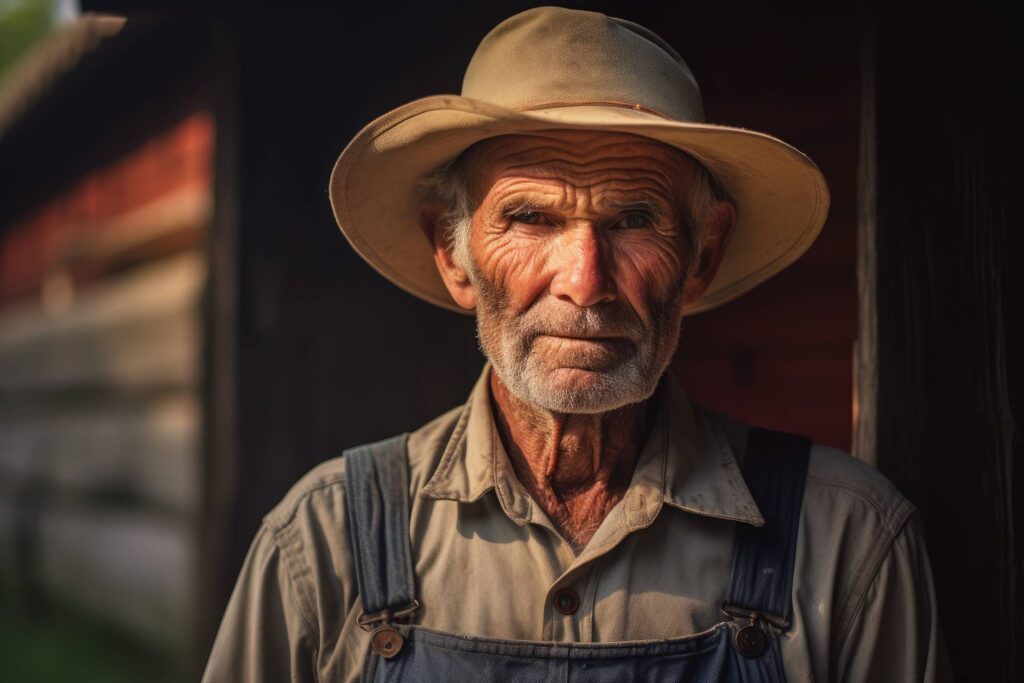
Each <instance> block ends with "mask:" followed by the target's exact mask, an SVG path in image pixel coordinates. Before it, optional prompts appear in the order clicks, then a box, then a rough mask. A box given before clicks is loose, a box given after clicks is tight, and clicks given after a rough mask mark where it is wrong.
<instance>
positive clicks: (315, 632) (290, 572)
mask: <svg viewBox="0 0 1024 683" xmlns="http://www.w3.org/2000/svg"><path fill="white" fill-rule="evenodd" d="M267 530H268V531H269V532H270V539H271V540H272V541H273V543H274V547H275V548H276V549H277V552H278V553H280V555H281V559H282V560H284V563H285V566H286V569H287V571H286V572H285V575H286V576H287V578H288V583H289V584H290V587H291V590H290V591H289V597H290V598H291V602H292V606H293V607H294V608H295V611H296V612H298V615H299V618H300V619H301V620H302V624H303V625H304V626H305V627H306V631H307V632H308V633H309V635H310V636H311V637H312V638H313V643H314V647H315V648H316V651H317V652H319V649H320V629H319V628H313V626H312V625H311V624H310V621H309V618H308V616H307V614H306V613H307V612H310V613H312V612H314V611H315V610H313V609H312V607H311V605H307V606H306V608H305V609H303V606H302V605H300V604H298V603H299V600H298V599H297V597H296V596H297V595H298V594H300V593H302V592H303V591H301V590H300V589H299V584H300V582H299V581H298V579H297V578H296V573H295V567H294V563H295V559H294V558H292V556H291V555H290V554H289V553H287V552H286V551H285V549H284V548H283V547H282V545H281V542H280V541H279V540H278V538H277V531H275V530H274V529H272V528H271V527H270V526H269V525H268V526H267ZM303 597H304V599H305V600H306V601H308V600H309V596H303ZM317 658H319V657H318V656H317Z"/></svg>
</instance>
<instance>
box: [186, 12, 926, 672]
mask: <svg viewBox="0 0 1024 683" xmlns="http://www.w3.org/2000/svg"><path fill="white" fill-rule="evenodd" d="M827 196H828V195H827V190H826V186H825V183H824V180H823V179H822V177H821V175H820V173H819V172H818V170H817V168H816V167H815V166H814V164H813V163H811V162H810V160H808V159H807V158H806V157H805V156H803V155H802V154H800V153H799V152H797V151H796V150H795V149H793V148H792V147H789V146H788V145H786V144H785V143H782V142H780V141H778V140H776V139H774V138H771V137H769V136H766V135H763V134H760V133H755V132H752V131H746V130H739V129H733V128H728V127H724V126H716V125H711V124H707V123H704V122H703V112H702V105H701V101H700V95H699V91H698V89H697V86H696V83H695V81H694V80H693V77H692V75H691V74H690V72H689V70H688V68H687V67H686V65H685V63H684V62H683V60H682V58H681V57H680V56H679V55H678V54H677V53H676V52H675V51H674V50H673V49H672V48H671V47H670V46H669V45H667V44H666V43H665V42H664V41H663V40H661V39H660V38H659V37H658V36H657V35H655V34H654V33H652V32H651V31H649V30H647V29H645V28H643V27H641V26H638V25H636V24H633V23H631V22H628V21H624V20H621V19H613V18H609V17H606V16H604V15H601V14H596V13H591V12H580V11H571V10H565V9H559V8H540V9H534V10H530V11H527V12H524V13H522V14H519V15H516V16H514V17H512V18H510V19H508V20H507V21H505V22H503V23H502V24H501V25H499V26H498V27H497V28H495V29H494V30H493V31H492V32H491V33H490V34H488V35H487V36H486V37H485V38H484V40H483V42H482V43H481V45H480V47H479V48H478V50H477V52H476V54H475V55H474V57H473V60H472V61H471V63H470V65H469V68H468V70H467V72H466V77H465V82H464V85H463V93H462V96H458V97H457V96H436V97H428V98H425V99H421V100H417V101H415V102H412V103H410V104H408V105H405V106H404V107H400V108H398V109H396V110H394V111H392V112H390V113H388V114H385V115H384V116H383V117H381V118H379V119H377V120H376V121H374V122H372V123H371V124H369V125H368V126H367V127H366V128H365V129H364V130H363V131H362V132H360V133H359V134H358V135H357V136H356V138H355V139H354V140H353V141H352V143H351V144H350V145H349V146H348V147H347V148H346V149H345V151H344V152H343V153H342V155H341V157H340V158H339V160H338V163H337V165H336V167H335V170H334V174H333V176H332V179H331V199H332V204H333V207H334V210H335V215H336V217H337V219H338V223H339V225H340V226H341V228H342V230H343V231H344V233H345V235H346V236H347V237H348V239H349V240H350V242H351V243H352V245H353V246H354V247H355V248H356V250H357V251H358V252H359V253H360V254H361V255H362V256H363V257H364V258H365V259H366V260H367V261H368V262H369V263H371V264H372V265H373V266H374V267H375V268H377V269H378V270H379V271H380V272H381V273H382V274H383V275H385V276H386V277H388V278H389V279H391V280H392V281H393V282H395V283H396V284H398V285H399V286H401V287H403V288H405V289H406V290H408V291H410V292H411V293H413V294H415V295H417V296H420V297H422V298H424V299H426V300H428V301H431V302H434V303H436V304H439V305H441V306H444V307H447V308H450V309H455V310H461V311H475V314H476V319H477V325H478V332H479V339H480V345H481V348H482V349H483V351H484V353H485V355H486V356H487V358H488V360H489V364H488V366H487V367H485V369H484V371H483V373H482V375H481V377H480V380H479V382H478V383H477V385H476V387H475V388H474V389H473V392H472V394H471V395H470V397H469V400H468V401H467V403H466V404H465V405H464V406H461V407H459V408H456V409H454V410H452V411H451V412H449V413H446V414H445V415H442V416H441V417H439V418H437V419H436V420H434V421H433V422H431V423H429V424H427V425H426V426H424V427H421V428H420V429H419V430H417V431H415V432H413V433H412V434H410V435H408V436H404V435H403V436H401V437H396V438H394V439H389V440H387V441H384V442H380V443H377V444H372V445H370V446H365V447H362V448H358V449H353V450H351V451H349V452H347V453H346V454H345V456H344V457H343V458H339V459H336V460H332V461H329V462H326V463H323V464H322V465H320V466H319V467H317V468H316V469H314V470H313V471H312V472H310V473H309V474H308V475H307V476H306V477H305V478H303V480H302V481H300V482H299V483H298V484H297V485H296V486H295V487H294V488H293V489H292V491H291V492H290V493H289V494H288V495H287V496H286V497H285V499H284V500H283V501H282V502H281V503H280V504H279V505H278V506H277V507H276V508H275V509H274V510H273V511H271V512H270V513H269V514H268V515H267V516H266V517H265V519H264V524H263V525H262V527H261V528H260V530H259V532H258V534H257V536H256V538H255V540H254V541H253V545H252V548H251V550H250V552H249V555H248V557H247V559H246V562H245V565H244V567H243V569H242V572H241V576H240V577H239V579H238V584H237V586H236V588H235V591H234V593H233V595H232V597H231V601H230V604H229V606H228V609H227V612H226V614H225V616H224V621H223V624H222V626H221V630H220V633H219V635H218V637H217V640H216V643H215V645H214V648H213V652H212V654H211V657H210V662H209V665H208V668H207V672H206V680H208V681H215V680H216V681H220V680H241V681H281V680H289V679H290V680H295V681H313V680H324V681H326V680H331V681H334V680H355V679H357V678H360V677H363V678H366V679H370V678H373V679H374V680H468V679H483V680H530V681H532V680H537V681H540V680H545V681H547V680H569V679H580V680H591V679H592V680H601V681H611V680H626V679H652V680H653V679H657V680H661V679H676V680H678V679H684V680H689V679H693V680H784V679H786V678H788V679H791V680H811V679H818V680H840V679H841V680H856V681H860V680H898V681H909V680H932V679H934V678H935V677H936V676H937V674H938V673H939V672H940V669H941V668H942V667H941V648H940V638H939V634H938V630H937V619H936V613H935V600H934V593H933V589H932V583H931V576H930V573H929V568H928V563H927V559H926V555H925V549H924V546H923V544H922V540H921V535H920V532H919V530H918V526H917V521H916V518H915V516H914V508H913V507H912V506H911V505H910V504H909V503H908V502H907V501H906V500H905V499H904V498H903V497H902V496H901V495H900V494H899V493H898V492H897V491H896V490H895V489H894V488H893V487H892V485H891V484H889V483H888V482H887V481H886V480H885V479H884V478H883V477H882V476H881V475H879V474H878V473H876V472H875V471H874V470H872V469H870V468H868V467H866V466H865V465H863V464H861V463H859V462H858V461H856V460H854V459H853V458H851V457H850V456H848V455H846V454H844V453H839V452H836V451H833V450H830V449H827V448H824V447H820V446H816V445H815V446H812V445H811V444H810V442H809V441H808V440H806V439H804V438H801V437H795V436H792V435H786V434H780V433H776V432H769V431H766V430H760V429H752V428H747V427H746V426H744V425H742V424H739V423H738V422H736V421H734V420H731V419H729V418H726V417H724V416H721V415H717V414H714V413H712V412H710V411H707V410H705V409H702V408H701V407H700V406H698V405H696V404H694V403H692V402H690V401H689V400H688V399H687V397H686V395H685V393H684V392H683V391H682V389H681V388H680V387H678V386H677V385H676V384H675V383H674V381H673V380H672V379H671V378H670V375H669V374H667V373H666V368H667V367H668V365H669V363H670V360H671V358H672V355H673V352H674V351H675V349H676V345H677V342H678V339H679V335H680V327H681V324H682V319H683V317H684V316H685V315H687V314H690V313H694V312H697V311H700V310H705V309H708V308H711V307H713V306H717V305H719V304H722V303H724V302H726V301H728V300H730V299H732V298H734V297H736V296H739V295H740V294H742V293H743V292H745V291H747V290H749V289H750V288H751V287H753V286H755V285H756V284H758V283H760V282H762V281H763V280H764V279H766V278H767V277H770V276H771V275H772V274H774V273H776V272H778V271H779V270H781V269H782V268H783V267H785V266H786V265H788V264H789V263H791V262H792V261H793V260H795V259H796V258H797V257H798V256H799V255H800V254H801V253H803V252H804V251H805V250H806V249H807V247H808V246H809V244H810V243H811V241H812V240H813V239H814V237H815V235H816V234H817V233H818V231H819V230H820V228H821V226H822V224H823V222H824V219H825V215H826V212H827V205H828V199H827Z"/></svg>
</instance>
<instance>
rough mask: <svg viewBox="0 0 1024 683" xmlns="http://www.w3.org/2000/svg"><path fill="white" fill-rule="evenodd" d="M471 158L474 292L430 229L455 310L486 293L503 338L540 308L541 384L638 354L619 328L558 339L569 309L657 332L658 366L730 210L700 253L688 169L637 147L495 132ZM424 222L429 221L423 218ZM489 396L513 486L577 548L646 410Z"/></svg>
mask: <svg viewBox="0 0 1024 683" xmlns="http://www.w3.org/2000/svg"><path fill="white" fill-rule="evenodd" d="M470 155H471V156H470V158H469V164H470V165H469V169H470V173H471V176H470V177H472V178H473V182H474V184H475V186H474V191H475V198H476V199H478V200H479V201H478V203H477V210H476V211H475V212H474V214H473V221H472V229H471V233H470V243H469V244H470V251H471V254H472V257H473V260H474V261H475V263H476V268H477V278H478V285H479V287H477V286H474V284H473V283H472V282H471V281H470V278H469V276H468V275H467V273H466V272H465V270H464V269H463V268H462V267H461V266H460V265H459V264H458V263H457V262H456V261H455V260H454V259H453V258H452V256H451V254H450V253H449V251H448V248H447V244H446V243H445V241H444V239H443V238H442V237H441V236H440V234H439V233H440V232H441V231H440V230H435V231H434V241H435V257H436V260H437V264H438V268H439V270H440V272H441V275H442V278H443V279H444V281H445V283H446V285H447V286H448V289H449V291H450V292H451V294H452V297H453V298H454V299H455V301H456V302H457V303H459V304H460V305H461V306H464V307H466V308H474V307H477V306H478V304H480V303H481V301H483V300H484V299H483V297H485V296H489V297H491V299H488V300H487V301H490V303H491V305H492V307H494V306H495V305H497V306H498V307H499V310H500V312H499V313H497V314H492V315H494V317H495V321H494V324H493V325H492V326H493V327H494V328H495V329H497V330H499V331H500V330H501V329H502V327H501V325H502V324H504V323H505V322H506V321H508V320H510V319H512V318H514V317H515V316H517V315H521V314H523V313H524V312H526V311H527V310H528V309H531V307H534V306H542V307H543V308H541V309H537V310H543V311H545V315H546V316H547V319H548V320H550V321H551V322H550V324H551V326H552V327H553V333H552V334H542V335H541V336H538V337H537V338H536V340H535V341H534V342H533V344H532V346H531V350H530V353H531V360H538V361H540V362H541V363H542V366H543V368H544V369H545V372H544V377H545V378H546V381H549V382H550V383H551V385H552V386H554V387H557V388H558V389H560V390H565V391H573V390H578V389H581V388H584V387H586V386H587V385H588V384H590V383H594V382H595V381H596V379H597V378H598V376H599V375H600V373H601V372H602V370H606V369H607V368H608V367H610V366H612V365H614V364H615V363H616V362H617V361H619V360H621V356H622V355H623V354H627V353H630V352H631V351H632V350H633V349H634V348H635V347H634V345H633V344H632V343H630V342H629V340H627V339H626V338H625V337H624V333H623V332H622V331H621V329H608V330H602V331H600V332H598V333H597V334H591V335H587V337H586V338H580V337H578V336H572V335H561V334H558V333H557V329H558V324H557V319H553V318H556V317H557V315H558V312H559V311H561V312H564V313H565V314H567V315H568V314H569V312H571V311H572V310H573V309H572V307H579V308H587V307H600V306H601V305H602V304H618V306H617V307H618V308H622V310H625V311H627V314H628V315H630V316H631V317H633V318H638V319H639V321H640V322H641V323H642V326H643V329H644V330H646V331H647V332H648V333H649V334H657V335H658V337H659V338H658V339H657V340H656V342H657V344H656V349H657V353H658V354H659V358H660V359H661V361H663V362H664V363H666V364H667V362H668V360H669V358H670V356H671V354H672V352H673V351H674V349H675V345H676V341H677V338H678V335H679V329H680V324H681V319H682V315H681V311H682V304H683V303H684V302H688V301H693V300H696V299H697V298H699V297H700V296H701V294H702V293H703V292H704V291H705V290H706V288H707V286H708V285H709V284H710V282H711V279H712V277H713V276H714V272H715V270H716V269H717V267H718V263H719V262H720V260H721V256H722V252H723V250H724V246H725V244H726V242H727V241H728V237H729V235H730V234H731V231H732V227H733V225H734V221H735V215H734V213H733V209H732V206H731V205H730V204H728V203H726V202H721V203H718V204H716V205H715V208H714V209H713V210H712V212H711V215H710V216H709V219H708V222H707V225H706V226H705V229H704V231H703V239H702V242H701V245H700V249H699V254H689V253H687V251H688V247H687V239H686V233H685V229H686V228H685V226H686V221H687V220H688V218H689V216H690V212H689V206H690V204H689V202H690V198H691V192H690V187H691V183H692V179H693V177H694V176H693V168H694V167H693V165H692V162H691V161H690V160H689V159H688V158H687V157H685V156H683V155H681V154H679V153H678V152H677V151H675V150H674V149H672V148H670V147H667V146H664V145H662V144H660V143H657V142H654V141H651V140H647V139H645V138H641V137H637V136H633V135H627V134H618V133H607V132H589V131H588V132H581V131H557V132H550V133H549V132H545V133H543V134H539V135H531V136H519V135H517V136H502V137H499V138H493V139H490V140H487V141H485V142H483V143H481V144H479V145H477V146H476V147H474V148H473V149H472V150H471V152H470ZM425 215H426V216H427V217H428V220H429V216H430V212H429V210H428V211H427V212H426V213H425ZM691 258H692V259H694V261H693V267H692V268H691V270H690V273H689V277H687V265H688V263H689V262H690V259H691ZM483 289H486V290H487V291H486V292H485V291H480V290H483ZM494 302H498V303H497V304H495V303H494ZM603 308H605V309H607V308H610V307H608V306H603ZM478 314H479V315H483V312H482V311H480V308H478ZM481 329H482V333H483V327H482V328H481ZM500 339H501V337H500V335H498V342H497V343H500ZM534 354H537V355H534ZM491 388H492V394H493V397H494V401H495V404H496V408H497V410H496V411H495V413H496V414H497V416H498V425H499V430H500V432H501V436H502V439H503V441H504V445H505V447H506V450H507V451H508V454H509V458H510V459H511V462H512V466H513V468H514V469H515V472H516V475H517V477H518V478H519V480H520V481H521V482H522V483H523V485H524V486H525V487H526V488H527V490H528V491H529V492H530V494H531V495H532V496H533V498H534V499H535V500H536V501H537V503H538V504H539V505H540V506H541V508H542V509H543V510H544V511H545V512H546V513H547V515H548V517H549V518H550V519H551V521H552V522H553V524H554V525H555V526H556V527H557V528H558V529H559V531H560V532H561V534H562V535H563V537H564V538H565V539H566V540H567V541H568V542H569V543H570V544H571V545H572V546H573V548H574V549H575V550H576V551H577V552H578V551H579V550H580V549H582V548H583V547H584V546H585V545H586V543H587V542H588V541H589V540H590V538H591V537H592V536H593V534H594V532H595V531H596V530H597V528H598V527H599V526H600V524H601V521H602V520H603V519H604V517H605V515H607V513H608V511H609V510H611V508H612V507H613V506H614V505H615V504H616V503H617V502H618V501H619V500H620V499H621V498H622V495H623V494H624V493H625V491H626V489H627V488H628V485H629V481H630V479H631V477H632V473H633V469H634V465H635V464H636V459H637V456H638V454H639V450H640V445H641V444H642V443H643V438H644V432H645V424H644V417H645V414H646V407H647V403H648V402H647V401H641V402H639V403H632V404H628V405H624V406H621V407H618V408H615V409H613V410H609V411H606V412H603V413H597V414H570V413H558V412H552V411H549V410H545V409H542V408H540V407H538V406H536V405H532V404H530V403H527V402H526V401H524V400H522V399H521V398H519V397H518V396H517V395H515V394H513V393H512V392H511V391H509V389H508V387H506V386H505V385H504V383H503V382H502V381H501V380H500V379H499V378H498V375H497V373H494V372H492V373H491Z"/></svg>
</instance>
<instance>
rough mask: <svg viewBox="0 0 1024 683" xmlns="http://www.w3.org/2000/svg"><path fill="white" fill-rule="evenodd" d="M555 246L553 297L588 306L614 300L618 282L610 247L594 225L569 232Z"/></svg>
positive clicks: (553, 256)
mask: <svg viewBox="0 0 1024 683" xmlns="http://www.w3.org/2000/svg"><path fill="white" fill-rule="evenodd" d="M561 237H562V239H560V240H559V243H558V244H556V245H554V253H553V254H552V260H553V265H554V271H555V274H554V277H553V278H552V279H551V294H553V295H554V296H556V297H558V298H559V299H562V300H564V301H571V302H572V303H574V304H576V305H577V306H581V307H586V306H593V305H594V304H597V303H601V302H602V301H614V300H615V298H616V293H615V282H614V278H613V277H612V274H611V270H610V269H611V266H612V264H611V263H610V262H609V259H608V254H607V253H605V252H606V251H607V250H606V248H605V247H606V246H607V245H603V244H602V243H601V237H600V235H599V234H598V232H597V230H596V228H595V227H594V226H593V225H589V224H588V225H581V226H578V227H574V228H571V229H569V230H566V231H565V233H563V235H562V236H561Z"/></svg>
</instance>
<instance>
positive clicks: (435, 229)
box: [420, 204, 476, 311]
mask: <svg viewBox="0 0 1024 683" xmlns="http://www.w3.org/2000/svg"><path fill="white" fill-rule="evenodd" d="M442 213H443V212H442V211H441V208H440V207H439V206H437V205H435V204H428V205H425V206H424V207H423V210H422V212H421V213H420V227H421V228H422V229H423V232H424V233H425V234H426V236H427V239H428V240H430V243H431V244H432V245H433V248H434V263H435V264H437V272H438V273H440V274H441V280H442V281H443V282H444V286H445V288H446V289H447V290H448V293H449V294H451V295H452V299H454V300H455V303H457V304H458V305H459V306H461V307H462V308H465V309H466V310H469V311H471V310H473V309H474V308H475V307H476V289H475V288H474V287H473V283H472V282H470V280H469V274H468V273H466V270H465V268H463V267H462V266H461V265H460V264H458V263H457V262H456V260H455V257H454V256H453V255H452V251H451V249H450V248H449V246H448V240H447V239H446V238H445V235H444V228H443V227H442V223H441V220H440V217H441V215H442Z"/></svg>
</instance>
